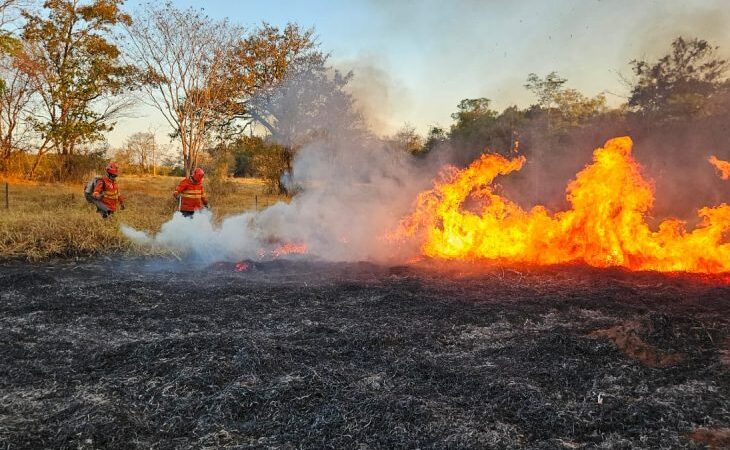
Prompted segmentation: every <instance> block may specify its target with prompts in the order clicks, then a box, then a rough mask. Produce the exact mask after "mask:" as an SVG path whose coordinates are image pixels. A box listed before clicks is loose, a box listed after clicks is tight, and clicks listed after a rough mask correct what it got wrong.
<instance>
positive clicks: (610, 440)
mask: <svg viewBox="0 0 730 450" xmlns="http://www.w3.org/2000/svg"><path fill="white" fill-rule="evenodd" d="M240 268H241V267H239V269H240ZM729 313H730V284H729V283H728V279H727V278H726V279H724V280H723V279H722V278H717V277H690V276H664V275H659V274H652V273H636V274H633V273H627V272H623V271H618V270H594V269H588V268H580V267H556V268H550V269H524V270H510V269H499V268H493V269H476V268H474V267H469V266H461V267H456V266H449V267H448V268H446V269H443V268H441V269H437V268H435V267H428V266H419V267H381V266H375V265H371V264H364V263H363V264H325V263H311V262H285V261H278V262H270V263H250V266H249V267H248V269H247V270H246V271H243V272H237V271H236V266H235V265H233V264H219V265H215V266H212V267H207V268H203V269H201V268H194V267H188V266H185V265H182V264H174V263H169V262H160V261H150V260H135V259H119V260H115V259H103V260H83V261H65V262H63V261H61V262H56V263H54V264H51V263H45V264H40V265H31V264H27V263H20V262H5V263H0V449H18V448H32V449H40V448H73V449H77V448H81V449H85V448H160V449H166V448H281V449H289V448H357V449H368V448H389V449H390V448H416V447H420V448H516V447H517V448H545V449H548V448H571V449H573V448H607V449H608V448H611V449H619V448H620V449H624V448H625V449H636V448H652V449H654V448H707V447H714V448H723V447H724V446H727V445H730V444H728V442H730V440H729V439H730V438H728V435H729V434H728V428H730V325H729V322H730V314H729Z"/></svg>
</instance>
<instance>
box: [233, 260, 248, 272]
mask: <svg viewBox="0 0 730 450" xmlns="http://www.w3.org/2000/svg"><path fill="white" fill-rule="evenodd" d="M248 268H249V264H248V263H247V262H237V263H236V268H235V270H236V272H245V271H247V270H248Z"/></svg>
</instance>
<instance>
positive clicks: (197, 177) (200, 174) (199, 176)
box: [192, 167, 205, 183]
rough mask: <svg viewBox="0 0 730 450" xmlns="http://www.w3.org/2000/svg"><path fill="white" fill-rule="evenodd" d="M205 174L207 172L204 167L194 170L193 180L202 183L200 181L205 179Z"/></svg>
mask: <svg viewBox="0 0 730 450" xmlns="http://www.w3.org/2000/svg"><path fill="white" fill-rule="evenodd" d="M204 176H205V172H203V169H201V168H200V167H198V168H196V169H195V170H193V175H192V177H193V181H195V182H196V183H200V181H201V180H202V179H203V177H204Z"/></svg>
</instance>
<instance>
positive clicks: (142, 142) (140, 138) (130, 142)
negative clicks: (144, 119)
mask: <svg viewBox="0 0 730 450" xmlns="http://www.w3.org/2000/svg"><path fill="white" fill-rule="evenodd" d="M124 146H125V147H126V150H127V152H128V154H129V156H130V157H131V159H132V161H133V162H134V163H135V164H138V165H139V166H140V167H141V168H142V170H144V171H149V170H151V171H152V173H153V175H154V173H155V165H156V163H157V161H156V158H157V156H158V151H157V150H158V149H157V142H156V140H155V134H154V133H151V132H140V133H134V134H133V135H131V136H129V137H128V138H127V142H126V143H125V144H124Z"/></svg>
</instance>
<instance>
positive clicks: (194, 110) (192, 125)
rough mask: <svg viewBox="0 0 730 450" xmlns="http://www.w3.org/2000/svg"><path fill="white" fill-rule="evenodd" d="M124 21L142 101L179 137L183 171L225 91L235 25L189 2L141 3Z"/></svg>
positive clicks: (221, 109) (225, 99)
mask: <svg viewBox="0 0 730 450" xmlns="http://www.w3.org/2000/svg"><path fill="white" fill-rule="evenodd" d="M135 19H136V20H135V24H134V25H133V26H130V27H127V31H128V34H129V36H130V41H131V45H130V48H129V50H130V55H131V58H132V59H133V61H135V62H136V64H137V68H138V69H139V70H140V71H141V72H142V73H144V74H145V77H144V80H145V84H144V89H145V91H146V93H147V100H148V103H149V104H150V105H151V106H153V107H154V108H156V109H157V110H158V111H160V112H161V113H162V115H163V117H164V118H165V120H166V121H167V123H168V124H169V125H170V126H171V127H172V129H173V136H174V137H177V138H178V139H180V144H181V150H182V157H183V164H184V166H185V171H186V173H187V174H188V175H189V174H190V172H191V170H192V169H193V168H194V167H195V166H196V165H197V162H198V154H199V152H200V150H201V149H203V148H204V147H205V146H206V145H207V144H208V140H209V137H210V134H211V132H212V130H213V128H214V127H216V126H218V125H219V124H220V122H221V120H223V118H222V114H224V113H225V112H226V107H225V106H224V105H227V104H228V103H229V102H230V100H229V95H230V94H231V86H230V83H229V80H230V75H229V74H228V73H227V71H226V69H227V68H228V67H230V66H229V65H228V63H227V58H228V55H230V53H231V49H232V47H233V44H234V42H236V41H237V40H238V39H240V35H241V30H240V29H239V28H237V27H233V26H231V25H230V24H229V23H228V22H227V21H217V20H213V19H211V18H209V17H208V16H206V15H204V14H202V13H201V12H200V11H197V10H195V9H192V8H189V9H185V10H181V9H177V8H175V7H174V6H173V5H172V4H171V3H170V2H168V3H165V4H164V5H161V6H160V5H154V4H147V6H146V8H145V9H144V10H143V11H142V13H141V14H140V15H138V16H137V17H136V18H135Z"/></svg>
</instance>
